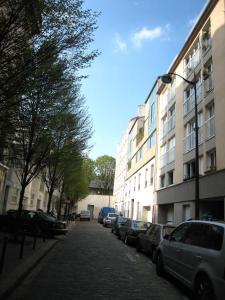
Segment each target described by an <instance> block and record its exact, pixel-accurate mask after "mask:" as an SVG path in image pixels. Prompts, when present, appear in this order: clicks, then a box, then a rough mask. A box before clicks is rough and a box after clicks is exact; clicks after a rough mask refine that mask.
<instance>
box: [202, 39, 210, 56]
mask: <svg viewBox="0 0 225 300" xmlns="http://www.w3.org/2000/svg"><path fill="white" fill-rule="evenodd" d="M211 47H212V39H211V38H207V39H204V40H203V41H202V53H203V54H204V53H205V52H207V50H208V49H210V48H211Z"/></svg>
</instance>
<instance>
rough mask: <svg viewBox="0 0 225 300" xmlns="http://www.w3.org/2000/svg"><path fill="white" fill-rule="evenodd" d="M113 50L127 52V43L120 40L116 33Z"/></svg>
mask: <svg viewBox="0 0 225 300" xmlns="http://www.w3.org/2000/svg"><path fill="white" fill-rule="evenodd" d="M114 42H115V52H127V43H126V42H125V41H124V40H122V38H121V37H120V36H119V35H118V34H116V37H115V40H114Z"/></svg>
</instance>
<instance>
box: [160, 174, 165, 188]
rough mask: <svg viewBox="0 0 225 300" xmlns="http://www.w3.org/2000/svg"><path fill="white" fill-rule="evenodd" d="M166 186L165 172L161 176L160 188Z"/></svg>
mask: <svg viewBox="0 0 225 300" xmlns="http://www.w3.org/2000/svg"><path fill="white" fill-rule="evenodd" d="M163 187H165V174H163V175H161V176H160V188H163Z"/></svg>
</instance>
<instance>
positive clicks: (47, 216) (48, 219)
mask: <svg viewBox="0 0 225 300" xmlns="http://www.w3.org/2000/svg"><path fill="white" fill-rule="evenodd" d="M38 215H39V216H41V218H43V219H44V220H46V221H54V222H55V221H56V219H55V218H53V217H51V216H49V215H47V214H45V213H43V212H39V213H38Z"/></svg>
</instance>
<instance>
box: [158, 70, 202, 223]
mask: <svg viewBox="0 0 225 300" xmlns="http://www.w3.org/2000/svg"><path fill="white" fill-rule="evenodd" d="M172 75H175V76H178V77H180V78H182V79H183V80H184V81H186V82H187V83H189V84H191V85H192V86H193V87H194V104H195V105H194V106H195V219H199V161H198V156H199V148H198V147H199V146H198V104H197V89H196V75H195V74H194V80H193V81H190V80H187V79H186V78H184V77H183V76H181V75H179V74H176V73H168V74H164V75H162V76H159V78H160V79H161V80H162V82H163V83H165V84H169V83H171V82H172Z"/></svg>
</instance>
